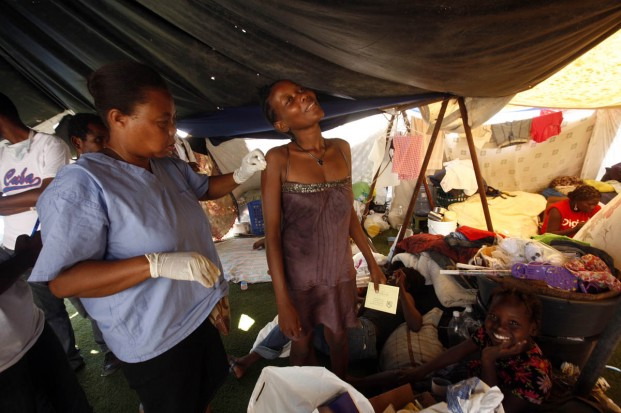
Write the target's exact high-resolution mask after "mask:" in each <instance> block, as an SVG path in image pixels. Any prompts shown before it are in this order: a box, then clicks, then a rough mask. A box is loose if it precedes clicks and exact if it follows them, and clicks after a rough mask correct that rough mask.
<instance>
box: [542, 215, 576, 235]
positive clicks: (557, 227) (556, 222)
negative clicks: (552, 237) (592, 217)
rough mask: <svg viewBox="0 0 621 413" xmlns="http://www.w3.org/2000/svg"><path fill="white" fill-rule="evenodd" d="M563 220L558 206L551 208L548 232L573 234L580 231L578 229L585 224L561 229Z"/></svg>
mask: <svg viewBox="0 0 621 413" xmlns="http://www.w3.org/2000/svg"><path fill="white" fill-rule="evenodd" d="M562 221H563V217H562V216H561V213H560V211H559V210H558V209H556V208H550V210H549V211H548V227H547V228H546V232H548V233H551V234H556V235H567V236H571V235H574V234H575V233H576V232H578V230H579V229H580V228H582V226H583V225H584V223H580V224H578V225H576V226H575V227H574V228H568V229H563V230H561V222H562Z"/></svg>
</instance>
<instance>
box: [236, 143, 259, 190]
mask: <svg viewBox="0 0 621 413" xmlns="http://www.w3.org/2000/svg"><path fill="white" fill-rule="evenodd" d="M266 166H267V162H265V156H264V155H263V152H261V150H260V149H255V150H254V151H252V152H249V153H248V154H247V155H246V156H244V159H242V162H241V165H240V166H239V168H237V169H236V170H235V172H233V179H234V180H235V182H236V183H238V184H241V183H242V182H246V181H247V180H248V179H250V178H251V177H252V175H254V173H255V172H258V171H262V170H264V169H265V167H266Z"/></svg>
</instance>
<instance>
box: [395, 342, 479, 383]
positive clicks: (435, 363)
mask: <svg viewBox="0 0 621 413" xmlns="http://www.w3.org/2000/svg"><path fill="white" fill-rule="evenodd" d="M478 349H479V347H478V346H477V345H476V344H475V343H474V341H472V339H468V340H466V341H464V342H461V343H459V344H458V345H456V346H453V347H451V348H449V349H448V350H446V351H445V352H444V353H442V354H440V355H439V356H438V357H436V358H435V359H433V360H431V361H430V362H429V363H425V364H423V365H422V366H420V367H414V368H412V369H408V371H407V373H406V376H407V377H408V381H420V380H422V379H423V378H425V376H427V375H428V374H429V373H432V372H434V371H436V370H439V369H441V368H444V367H446V366H449V365H451V364H455V363H457V362H458V361H461V360H463V359H464V358H466V356H468V355H470V354H472V353H474V352H476V351H477V350H478Z"/></svg>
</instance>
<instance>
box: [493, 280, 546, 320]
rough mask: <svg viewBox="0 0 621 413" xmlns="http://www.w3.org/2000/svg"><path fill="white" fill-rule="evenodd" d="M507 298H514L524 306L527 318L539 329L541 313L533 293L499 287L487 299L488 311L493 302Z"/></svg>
mask: <svg viewBox="0 0 621 413" xmlns="http://www.w3.org/2000/svg"><path fill="white" fill-rule="evenodd" d="M507 298H515V299H516V300H518V301H519V302H521V303H522V304H524V307H526V311H528V318H529V319H530V321H531V322H534V323H535V324H536V325H537V329H539V326H541V314H542V312H543V310H542V304H541V300H540V299H539V297H537V296H536V295H535V294H533V293H530V292H527V291H524V290H520V289H518V288H515V287H499V288H496V289H495V290H494V291H492V294H491V296H490V297H489V300H488V304H487V308H488V310H490V309H491V308H492V303H493V302H494V300H496V299H498V300H504V299H507Z"/></svg>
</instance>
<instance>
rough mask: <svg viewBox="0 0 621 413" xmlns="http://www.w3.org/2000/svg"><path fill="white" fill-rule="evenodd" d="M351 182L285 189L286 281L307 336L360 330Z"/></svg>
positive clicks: (292, 184)
mask: <svg viewBox="0 0 621 413" xmlns="http://www.w3.org/2000/svg"><path fill="white" fill-rule="evenodd" d="M352 203H353V195H352V187H351V178H349V177H348V178H345V179H342V180H340V181H333V182H324V183H316V184H301V183H296V182H285V183H283V185H282V249H283V260H284V266H285V278H286V281H287V287H288V289H289V294H290V296H291V300H292V302H293V305H294V306H295V307H296V309H297V311H298V315H299V317H300V322H301V323H302V327H303V329H304V331H305V332H308V331H312V328H313V327H314V326H316V325H319V324H323V325H324V326H325V327H326V328H329V329H330V330H332V331H333V332H342V331H343V330H344V329H345V328H348V327H355V326H357V325H358V321H357V318H356V310H355V308H356V270H355V269H354V265H353V261H352V255H351V247H350V244H349V221H350V217H351V210H352Z"/></svg>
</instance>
